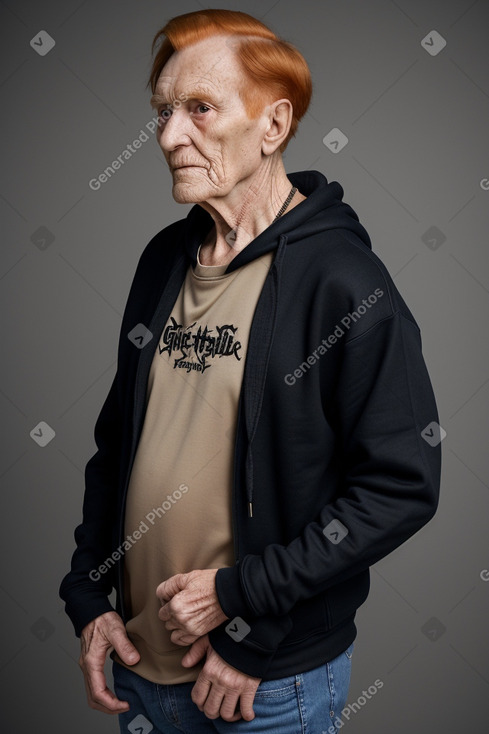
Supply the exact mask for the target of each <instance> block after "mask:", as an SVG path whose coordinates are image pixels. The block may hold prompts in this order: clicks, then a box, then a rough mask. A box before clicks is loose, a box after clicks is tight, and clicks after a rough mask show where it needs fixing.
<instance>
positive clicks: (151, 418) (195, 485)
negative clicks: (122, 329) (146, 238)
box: [113, 253, 273, 684]
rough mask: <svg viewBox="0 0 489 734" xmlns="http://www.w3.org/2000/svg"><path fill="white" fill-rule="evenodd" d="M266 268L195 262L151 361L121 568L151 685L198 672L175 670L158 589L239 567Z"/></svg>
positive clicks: (177, 658)
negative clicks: (239, 505) (240, 509)
mask: <svg viewBox="0 0 489 734" xmlns="http://www.w3.org/2000/svg"><path fill="white" fill-rule="evenodd" d="M272 261H273V253H267V254H265V255H263V256H261V257H259V258H257V259H256V260H253V261H252V262H250V263H248V264H246V265H244V266H242V267H240V268H237V269H236V270H234V271H232V272H231V273H227V274H226V273H225V270H226V267H227V266H226V265H222V266H205V265H201V263H200V261H199V260H198V262H197V264H196V266H195V268H193V267H192V266H191V267H189V269H188V271H187V275H186V278H185V281H184V283H183V284H182V288H181V290H180V293H179V295H178V298H177V300H176V302H175V305H174V307H173V310H172V313H171V316H170V318H169V319H168V321H167V323H166V325H165V328H164V329H163V331H162V333H161V335H160V340H159V343H158V346H157V348H156V351H155V355H154V357H153V362H152V365H151V370H150V373H149V378H148V389H147V394H146V406H147V407H146V414H145V419H144V425H143V430H142V433H141V437H140V440H139V444H138V448H137V452H136V456H135V459H134V465H133V467H132V471H131V477H130V481H129V488H128V495H127V506H126V515H125V533H126V536H127V535H133V534H134V531H135V530H136V529H139V531H140V532H139V534H138V537H139V539H138V540H137V541H136V542H134V544H133V545H132V546H131V547H130V548H129V549H128V550H127V551H126V553H125V556H124V564H125V591H126V594H125V600H126V604H127V608H128V610H129V614H130V619H129V621H128V623H127V626H126V628H127V633H128V636H129V638H130V639H131V640H132V642H133V644H134V645H135V646H136V648H137V649H138V651H139V653H140V655H141V660H140V662H139V663H137V664H136V665H134V666H131V670H134V671H135V672H136V673H138V674H139V675H141V676H143V677H144V678H147V679H148V680H151V681H153V682H155V683H164V684H173V683H183V682H186V681H194V680H196V679H197V676H198V674H199V672H200V670H201V668H202V666H203V663H204V660H202V661H201V662H200V663H199V664H197V665H196V666H195V667H193V668H190V669H189V668H184V667H183V666H182V665H181V660H182V657H183V656H184V655H185V653H186V652H187V650H188V649H189V646H186V647H185V646H181V645H175V644H173V643H172V642H171V640H170V634H171V632H169V631H168V630H167V629H166V627H165V624H164V622H162V621H161V620H160V619H159V618H158V610H159V608H160V602H159V600H158V599H157V597H156V587H157V586H158V585H159V584H160V583H161V582H162V581H164V580H166V579H168V578H169V577H170V576H173V575H174V574H177V573H186V572H188V571H192V570H196V569H206V568H222V567H225V566H232V565H234V563H235V558H234V547H233V531H232V511H231V497H232V486H233V462H234V441H235V432H236V420H237V407H238V400H239V394H240V390H241V383H242V378H243V370H244V364H245V360H246V351H247V347H248V336H249V330H250V326H251V322H252V318H253V314H254V311H255V308H256V304H257V301H258V297H259V295H260V292H261V290H262V287H263V284H264V281H265V278H266V275H267V273H268V270H269V268H270V266H271V264H272ZM145 526H146V529H145ZM113 657H114V659H115V660H117V662H119V663H122V661H121V660H120V659H119V657H118V656H117V654H116V653H114V654H113Z"/></svg>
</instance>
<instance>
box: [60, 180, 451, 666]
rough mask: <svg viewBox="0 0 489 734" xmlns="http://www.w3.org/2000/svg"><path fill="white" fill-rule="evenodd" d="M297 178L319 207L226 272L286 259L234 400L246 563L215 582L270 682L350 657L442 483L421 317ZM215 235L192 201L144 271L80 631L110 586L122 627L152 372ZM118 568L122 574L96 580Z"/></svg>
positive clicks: (353, 232) (109, 418) (239, 653)
mask: <svg viewBox="0 0 489 734" xmlns="http://www.w3.org/2000/svg"><path fill="white" fill-rule="evenodd" d="M288 178H289V179H290V181H291V183H292V184H294V185H296V186H297V187H298V188H299V190H300V191H301V193H303V194H304V195H306V196H307V199H305V200H304V201H302V202H301V203H300V204H299V205H298V206H296V207H294V209H292V210H291V211H290V212H288V213H285V214H284V215H283V216H282V217H281V218H279V219H278V220H277V221H276V222H274V223H273V224H271V225H270V226H269V227H268V228H267V229H266V230H264V231H263V232H262V233H261V234H260V235H259V236H258V237H256V238H255V239H254V240H253V241H252V242H250V244H249V245H247V246H246V247H245V248H244V249H243V250H242V251H241V252H240V253H239V254H238V255H237V256H236V257H235V258H234V259H233V260H232V261H231V263H230V264H229V266H228V268H227V271H226V272H231V271H233V270H235V269H236V268H239V267H241V266H243V265H245V264H246V263H247V262H250V261H251V260H253V259H255V258H256V257H258V256H260V255H262V254H264V253H266V252H269V251H271V250H273V251H274V253H275V255H274V260H273V264H272V267H271V268H270V271H269V273H268V275H267V278H266V280H265V283H264V286H263V289H262V291H261V294H260V297H259V300H258V303H257V306H256V310H255V313H254V317H253V321H252V325H251V332H250V338H249V345H248V353H247V356H246V363H245V370H244V377H243V384H242V389H241V393H240V400H239V409H238V427H237V435H236V445H235V458H234V486H233V497H232V507H233V535H234V547H235V557H236V559H237V560H236V564H235V565H234V566H233V567H231V568H222V569H219V570H218V572H217V575H216V589H217V594H218V597H219V601H220V604H221V606H222V609H223V611H224V612H225V614H226V615H227V616H228V617H229V618H230V619H229V621H227V622H225V623H223V624H222V625H220V626H219V627H217V628H215V629H214V630H212V631H211V632H210V633H209V639H210V641H211V644H212V645H213V647H214V649H215V650H216V651H217V652H218V653H219V654H220V655H221V656H222V657H223V658H224V660H226V661H227V662H228V663H229V664H230V665H232V666H234V667H235V668H237V669H238V670H241V671H243V672H245V673H247V674H249V675H252V676H256V677H260V678H262V679H265V680H269V679H273V678H280V677H284V676H287V675H293V674H297V673H300V672H303V671H306V670H309V669H312V668H314V667H316V666H318V665H320V664H322V663H325V662H327V661H329V660H331V659H332V658H334V657H336V655H338V654H339V653H340V652H342V651H343V650H344V649H346V648H347V647H348V646H349V645H350V643H351V642H352V641H353V640H354V639H355V636H356V627H355V624H354V617H355V612H356V610H357V608H358V607H359V606H360V605H361V604H362V603H363V602H364V601H365V599H366V598H367V595H368V590H369V570H368V569H369V566H371V565H372V564H374V563H376V562H377V561H379V560H380V559H381V558H383V557H384V556H386V555H387V554H388V553H390V552H391V551H393V550H394V549H395V548H397V547H398V546H399V545H400V544H401V543H403V542H404V541H405V540H407V539H408V538H409V537H410V536H412V535H413V534H414V533H415V532H417V531H418V530H419V529H420V528H421V527H422V526H423V525H425V524H426V523H427V522H428V521H429V520H430V519H431V517H432V516H433V515H434V513H435V511H436V508H437V504H438V494H439V485H440V463H441V450H440V442H439V440H437V438H438V439H439V428H438V414H437V408H436V403H435V398H434V395H433V390H432V387H431V383H430V379H429V376H428V373H427V370H426V366H425V363H424V360H423V356H422V350H421V338H420V333H419V328H418V326H417V324H416V322H415V320H414V318H413V315H412V314H411V312H410V311H409V309H408V307H407V306H406V304H405V303H404V301H403V299H402V297H401V295H400V294H399V292H398V290H397V288H396V286H395V285H394V283H393V281H392V279H391V277H390V275H389V273H388V272H387V270H386V268H385V266H384V265H383V264H382V262H381V261H380V260H379V258H378V257H377V256H376V255H374V254H373V252H372V250H371V243H370V239H369V236H368V234H367V232H366V231H365V229H364V228H363V226H362V225H361V224H360V223H359V221H358V217H357V215H356V213H355V212H354V211H353V209H352V208H351V207H350V206H349V205H348V204H346V203H344V202H343V201H342V198H343V189H342V187H341V186H340V184H339V183H338V182H336V181H333V182H330V183H328V181H327V179H326V178H325V177H324V176H323V175H322V174H321V173H319V172H318V171H301V172H297V173H291V174H288ZM212 225H213V220H212V218H211V217H210V215H209V214H208V213H207V212H206V211H205V210H204V209H202V207H200V206H199V205H195V206H194V207H193V208H192V209H191V210H190V212H189V213H188V215H187V217H186V218H185V219H182V220H180V221H178V222H175V223H174V224H172V225H170V226H168V227H166V228H165V229H163V230H162V231H161V232H159V233H158V234H157V235H156V236H155V237H153V239H152V240H151V241H150V243H149V244H148V245H147V247H146V248H145V249H144V251H143V253H142V255H141V257H140V260H139V263H138V267H137V270H136V274H135V276H134V280H133V283H132V286H131V290H130V293H129V297H128V301H127V305H126V308H125V311H124V316H123V320H122V326H121V332H120V339H119V348H118V366H117V372H116V375H115V377H114V380H113V383H112V386H111V389H110V391H109V394H108V396H107V398H106V400H105V403H104V405H103V407H102V410H101V412H100V415H99V417H98V420H97V423H96V426H95V441H96V444H97V449H98V450H97V452H96V453H95V454H94V456H93V457H92V458H91V459H90V461H89V462H88V463H87V466H86V470H85V484H86V489H85V498H84V505H83V521H82V523H81V524H80V525H79V526H78V527H77V528H76V530H75V540H76V543H77V548H76V550H75V552H74V554H73V558H72V566H71V571H70V573H68V574H67V575H66V576H65V578H64V579H63V582H62V584H61V588H60V595H61V597H62V598H63V599H64V600H65V601H66V611H67V613H68V615H69V616H70V618H71V620H72V622H73V625H74V627H75V632H76V634H77V635H80V633H81V630H82V629H83V627H84V626H85V625H86V624H88V622H90V621H91V620H92V619H94V618H95V617H96V616H98V615H100V614H103V613H104V612H107V611H110V610H112V608H113V607H112V605H111V604H110V601H109V599H108V595H109V594H110V593H111V591H112V588H113V587H115V588H116V590H117V597H116V610H117V611H118V612H119V614H120V615H121V616H122V618H123V620H126V613H125V610H124V602H123V586H122V585H123V578H124V575H123V562H124V557H123V554H120V553H119V554H118V553H117V552H115V553H114V551H116V549H117V548H119V547H120V546H121V544H122V543H123V541H124V536H123V533H124V506H125V497H126V492H127V487H128V483H129V477H130V471H131V467H132V463H133V460H134V456H135V453H136V448H137V443H138V440H139V436H140V434H141V430H142V426H143V422H144V411H145V395H146V387H147V380H148V374H149V370H150V367H151V362H152V359H153V354H154V350H155V345H156V343H157V341H158V340H159V337H160V334H161V331H162V329H163V327H164V325H165V323H166V321H167V319H168V317H169V315H170V313H171V309H172V306H173V304H174V302H175V300H176V298H177V295H178V292H179V290H180V286H181V285H182V282H183V280H184V278H185V274H186V272H187V269H188V267H189V265H190V264H195V262H196V256H197V249H198V246H199V244H200V242H202V240H203V239H204V238H205V236H206V234H207V233H208V231H209V230H210V229H211V227H212ZM138 324H139V325H141V324H142V325H143V327H141V326H139V327H138V326H137V325H138ZM135 327H137V328H139V329H141V328H143V330H144V327H146V329H148V330H149V334H148V335H147V340H145V341H146V343H145V342H144V341H141V343H140V344H141V345H142V344H144V346H142V348H136V347H135V345H134V343H133V341H132V340H131V339H128V334H129V333H130V332H131V331H132V330H133V329H134V328H135ZM150 337H151V338H150ZM162 409H164V406H162ZM111 555H112V558H113V560H112V564H113V565H112V566H111V568H110V571H109V572H108V573H103V574H101V573H97V572H95V573H94V569H95V570H96V569H97V568H98V567H99V566H100V565H101V564H104V562H106V560H107V558H109V557H110V556H111ZM162 580H163V579H162ZM378 632H379V633H380V630H378Z"/></svg>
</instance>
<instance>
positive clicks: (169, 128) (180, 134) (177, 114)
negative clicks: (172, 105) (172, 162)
mask: <svg viewBox="0 0 489 734" xmlns="http://www.w3.org/2000/svg"><path fill="white" fill-rule="evenodd" d="M162 117H163V122H161V123H160V130H161V132H160V138H159V144H160V146H161V148H162V149H163V150H164V151H165V152H171V151H172V150H175V148H177V147H178V146H179V145H190V143H191V139H190V137H189V125H190V121H189V120H188V117H187V115H186V114H185V112H184V111H183V110H181V109H173V110H171V111H170V115H169V116H167V117H164V116H163V115H162Z"/></svg>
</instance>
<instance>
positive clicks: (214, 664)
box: [182, 635, 261, 721]
mask: <svg viewBox="0 0 489 734" xmlns="http://www.w3.org/2000/svg"><path fill="white" fill-rule="evenodd" d="M204 655H206V656H207V657H206V661H205V663H204V667H203V668H202V670H201V671H200V673H199V677H198V678H197V680H196V682H195V684H194V686H193V688H192V692H191V698H192V701H193V702H194V703H195V704H196V705H197V707H198V708H199V710H200V711H203V712H204V714H205V715H206V716H207V718H208V719H217V717H218V716H221V717H222V718H223V719H224V721H238V719H241V718H243V719H245V721H251V720H252V719H254V718H255V712H254V711H253V701H254V698H255V693H256V689H257V688H258V686H259V684H260V681H261V678H253V677H252V676H251V675H246V673H242V672H241V671H240V670H237V669H236V668H233V667H232V666H231V665H228V663H226V661H225V660H223V659H222V657H221V656H220V655H218V653H217V652H216V651H215V650H214V648H213V647H212V645H211V643H210V642H209V636H208V635H204V636H203V637H200V638H199V639H198V640H197V641H196V642H194V644H193V645H192V647H191V648H190V650H189V651H188V652H187V653H186V654H185V655H184V656H183V658H182V665H183V666H184V667H185V668H191V667H192V666H193V665H196V664H197V663H198V662H199V660H201V659H202V658H203V657H204Z"/></svg>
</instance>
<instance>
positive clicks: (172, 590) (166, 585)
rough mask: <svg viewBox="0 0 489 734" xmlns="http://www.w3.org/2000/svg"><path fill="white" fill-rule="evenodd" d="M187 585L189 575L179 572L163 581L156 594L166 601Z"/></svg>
mask: <svg viewBox="0 0 489 734" xmlns="http://www.w3.org/2000/svg"><path fill="white" fill-rule="evenodd" d="M186 585H187V575H186V574H184V573H177V574H175V576H171V577H170V578H169V579H167V580H166V581H163V582H162V583H161V584H160V585H159V586H157V588H156V596H157V597H158V599H160V600H161V601H164V602H168V601H170V599H171V598H172V597H174V596H175V594H178V592H179V591H182V589H184V588H185V587H186Z"/></svg>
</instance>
